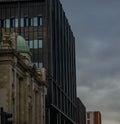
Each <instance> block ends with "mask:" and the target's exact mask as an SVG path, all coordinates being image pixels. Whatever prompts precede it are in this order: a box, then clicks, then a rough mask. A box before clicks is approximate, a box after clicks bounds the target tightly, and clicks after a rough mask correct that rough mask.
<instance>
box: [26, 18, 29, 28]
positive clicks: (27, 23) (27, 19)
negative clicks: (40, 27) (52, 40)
mask: <svg viewBox="0 0 120 124" xmlns="http://www.w3.org/2000/svg"><path fill="white" fill-rule="evenodd" d="M28 26H29V18H27V17H25V27H28Z"/></svg>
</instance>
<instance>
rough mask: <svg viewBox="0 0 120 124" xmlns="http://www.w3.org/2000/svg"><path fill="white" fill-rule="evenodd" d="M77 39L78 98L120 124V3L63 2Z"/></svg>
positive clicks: (117, 0) (105, 118) (113, 0)
mask: <svg viewBox="0 0 120 124" xmlns="http://www.w3.org/2000/svg"><path fill="white" fill-rule="evenodd" d="M61 2H62V3H63V8H64V10H65V12H66V15H67V17H68V20H69V22H70V25H71V28H72V30H73V32H74V35H75V38H76V64H77V89H78V90H77V94H78V96H79V97H80V98H81V99H82V100H83V102H84V104H85V105H86V107H87V109H88V110H100V111H101V112H102V116H103V124H108V123H110V124H120V119H119V118H120V117H119V115H120V112H119V110H120V105H119V103H120V96H119V94H120V0H100V1H97V0H74V1H73V0H61Z"/></svg>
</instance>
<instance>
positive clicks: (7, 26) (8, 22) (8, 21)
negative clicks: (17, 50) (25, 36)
mask: <svg viewBox="0 0 120 124" xmlns="http://www.w3.org/2000/svg"><path fill="white" fill-rule="evenodd" d="M6 28H10V19H6Z"/></svg>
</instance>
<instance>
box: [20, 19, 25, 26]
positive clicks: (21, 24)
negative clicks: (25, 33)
mask: <svg viewBox="0 0 120 124" xmlns="http://www.w3.org/2000/svg"><path fill="white" fill-rule="evenodd" d="M20 27H24V18H21V19H20Z"/></svg>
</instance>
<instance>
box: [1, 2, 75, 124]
mask: <svg viewBox="0 0 120 124" xmlns="http://www.w3.org/2000/svg"><path fill="white" fill-rule="evenodd" d="M4 31H8V32H9V31H10V32H17V33H18V34H20V35H22V36H23V37H24V38H25V40H26V41H27V43H28V45H29V47H30V49H31V52H32V61H33V62H34V63H35V64H36V66H38V67H45V68H46V70H47V81H48V89H47V93H46V124H76V64H75V38H74V36H73V32H72V31H71V27H70V25H69V23H68V20H67V18H66V16H65V12H64V11H63V8H62V5H61V3H60V1H59V0H0V36H1V34H2V32H4Z"/></svg>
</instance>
